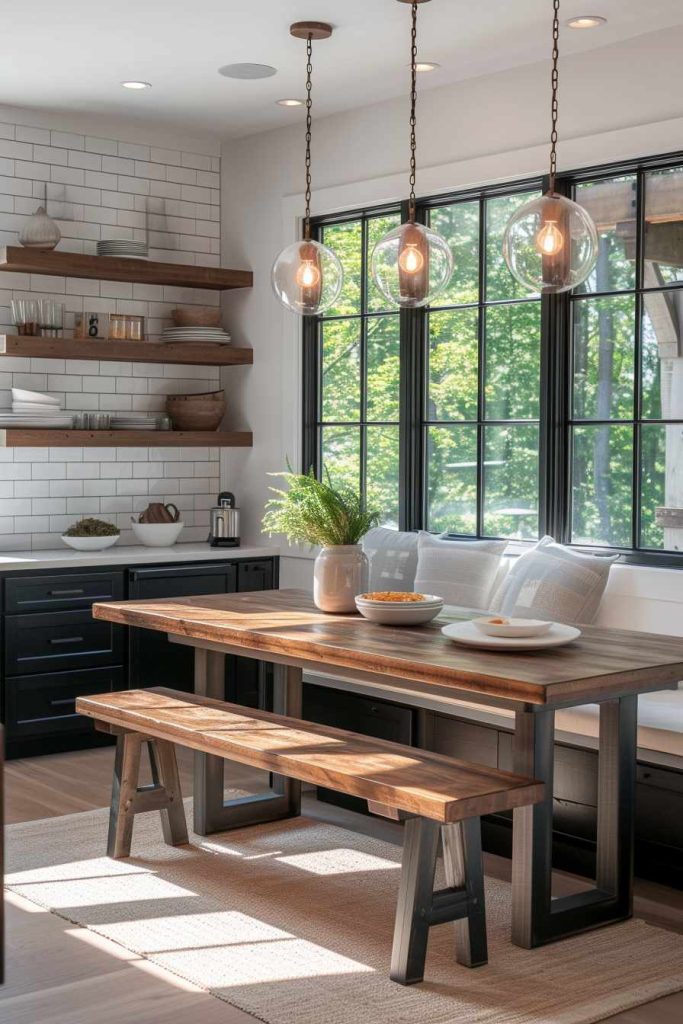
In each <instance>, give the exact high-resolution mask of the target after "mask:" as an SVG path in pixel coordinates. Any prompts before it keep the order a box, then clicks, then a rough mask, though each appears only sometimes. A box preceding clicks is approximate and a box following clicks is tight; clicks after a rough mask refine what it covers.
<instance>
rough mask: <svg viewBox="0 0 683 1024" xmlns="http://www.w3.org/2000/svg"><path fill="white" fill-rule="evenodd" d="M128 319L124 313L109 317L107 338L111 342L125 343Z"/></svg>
mask: <svg viewBox="0 0 683 1024" xmlns="http://www.w3.org/2000/svg"><path fill="white" fill-rule="evenodd" d="M127 320H128V318H127V317H126V315H125V314H124V313H112V314H111V316H110V317H109V337H110V338H111V340H112V341H125V340H126V336H127V335H126V331H127V329H128V324H127Z"/></svg>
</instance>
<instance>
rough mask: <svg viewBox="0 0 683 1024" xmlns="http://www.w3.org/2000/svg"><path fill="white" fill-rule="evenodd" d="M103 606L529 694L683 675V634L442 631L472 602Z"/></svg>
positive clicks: (440, 682)
mask: <svg viewBox="0 0 683 1024" xmlns="http://www.w3.org/2000/svg"><path fill="white" fill-rule="evenodd" d="M93 615H94V616H95V618H98V619H107V620H108V621H110V622H118V623H122V624H124V625H127V626H136V627H142V628H143V629H154V630H160V631H162V632H164V633H168V634H169V635H171V636H177V637H179V638H189V639H190V640H191V641H192V642H194V643H195V644H196V645H201V642H202V641H204V642H206V643H207V645H209V644H212V643H213V644H222V645H225V646H228V647H231V648H242V649H244V651H245V653H247V652H252V654H253V655H254V656H258V657H263V656H265V655H268V654H272V655H273V656H274V657H282V658H284V659H289V660H290V661H291V662H293V663H295V664H298V665H300V666H302V667H303V668H306V667H307V666H309V667H312V666H313V665H315V666H316V668H317V669H318V670H320V669H321V667H322V668H323V669H324V670H326V671H334V668H335V667H338V668H342V669H343V668H345V669H350V670H353V671H358V672H367V673H368V674H371V675H373V676H375V677H388V678H390V679H402V680H412V681H417V682H419V683H421V684H424V685H427V686H428V685H430V684H433V685H434V687H438V688H439V691H440V692H441V693H443V691H444V688H445V689H450V688H452V690H453V693H454V695H455V694H457V695H461V694H465V695H467V694H470V693H471V694H473V695H475V694H479V695H487V696H489V697H494V698H501V699H503V700H506V701H513V702H516V701H519V702H522V703H525V704H535V705H538V704H541V705H544V704H561V703H565V704H567V703H574V704H580V703H584V704H585V703H590V702H591V701H597V700H605V699H609V698H610V697H611V696H617V695H619V694H624V693H639V692H647V691H652V690H656V689H665V688H667V687H671V686H674V685H675V684H676V683H677V682H678V681H679V680H681V679H683V638H681V637H670V636H663V635H659V634H650V633H636V632H631V631H627V630H616V629H602V628H597V627H594V626H586V627H584V628H583V630H582V635H581V637H580V638H579V639H578V640H575V641H574V642H573V643H571V644H568V645H567V646H565V647H559V648H555V649H552V650H546V651H534V652H524V653H522V652H512V653H511V652H502V651H486V650H474V649H470V648H466V647H461V646H457V645H456V644H454V643H452V642H451V641H450V640H448V639H447V638H446V637H444V636H443V635H442V633H441V627H442V626H443V625H444V624H445V623H446V622H448V621H453V620H454V619H457V618H462V617H464V614H463V613H462V612H461V613H460V614H458V613H457V611H455V610H452V611H449V609H445V610H444V613H443V614H442V615H440V616H439V617H438V618H437V619H435V620H434V621H433V622H432V623H430V624H429V625H427V626H420V627H405V626H404V627H399V626H380V625H377V624H376V623H372V622H368V621H367V620H366V619H363V618H361V617H360V616H359V615H326V614H324V613H323V612H320V611H318V610H317V609H316V608H315V606H314V604H313V600H312V598H311V595H310V594H309V593H307V592H306V591H303V590H267V591H257V592H252V593H245V594H212V595H207V596H201V597H181V598H164V599H161V600H146V601H115V602H111V603H106V604H105V603H97V604H94V605H93ZM265 660H267V658H266V659H265ZM473 699H474V697H473Z"/></svg>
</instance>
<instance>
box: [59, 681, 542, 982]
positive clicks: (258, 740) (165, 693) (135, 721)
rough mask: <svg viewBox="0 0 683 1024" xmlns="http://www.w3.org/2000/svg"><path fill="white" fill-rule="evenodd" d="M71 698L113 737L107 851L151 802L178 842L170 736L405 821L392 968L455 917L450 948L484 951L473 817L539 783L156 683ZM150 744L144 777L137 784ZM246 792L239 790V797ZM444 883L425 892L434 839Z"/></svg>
mask: <svg viewBox="0 0 683 1024" xmlns="http://www.w3.org/2000/svg"><path fill="white" fill-rule="evenodd" d="M76 708H77V710H78V712H79V713H80V714H82V715H86V716H87V717H88V718H90V719H93V720H94V722H95V726H96V728H98V729H100V730H103V731H105V732H109V733H113V734H114V735H116V737H117V749H116V761H115V767H114V786H113V792H112V804H111V816H110V826H109V841H108V847H107V852H108V854H109V856H111V857H127V856H128V855H129V854H130V849H131V839H132V833H133V821H134V818H135V815H136V814H138V813H140V812H144V811H151V810H155V811H156V810H158V811H160V812H161V818H162V828H163V834H164V839H165V840H166V842H167V843H169V844H170V845H172V846H176V845H181V844H183V843H186V842H187V841H188V836H187V825H186V822H185V813H184V809H183V804H182V797H181V793H180V782H179V778H178V768H177V765H176V758H175V746H176V745H178V746H181V747H187V748H188V749H190V750H196V751H200V752H201V753H204V754H213V755H218V756H219V757H223V758H225V759H227V760H230V761H237V762H239V763H240V764H246V765H251V766H253V767H257V768H261V769H265V770H266V771H270V772H274V773H277V774H279V775H284V776H286V777H287V778H289V779H294V780H298V782H299V783H302V782H307V783H313V784H314V785H322V786H325V787H326V788H328V789H333V790H336V791H338V792H341V793H347V794H352V795H353V796H356V797H360V798H361V799H363V800H365V801H367V803H368V804H369V806H370V808H371V810H373V811H374V812H375V813H379V814H382V815H385V816H387V817H396V818H399V817H400V818H404V819H405V822H406V824H405V833H404V846H403V863H402V870H401V881H400V885H399V895H398V905H397V910H396V922H395V928H394V944H393V952H392V960H391V977H392V979H393V980H394V981H397V982H400V983H401V984H404V985H406V984H413V983H414V982H418V981H422V978H423V976H424V966H425V956H426V952H427V939H428V936H429V929H430V927H431V926H432V925H436V924H445V923H446V922H450V921H455V922H457V925H456V958H457V960H458V962H459V963H461V964H464V965H466V966H468V967H476V966H479V965H480V964H484V963H486V961H487V944H486V917H485V904H484V884H483V867H482V852H481V829H480V816H481V815H482V814H487V813H490V812H493V811H505V810H510V809H512V808H514V807H522V806H526V805H529V804H533V803H536V802H538V801H540V800H542V798H543V788H544V787H543V785H542V784H541V783H538V782H534V781H533V780H532V779H528V778H525V777H524V776H521V775H513V774H512V773H511V772H502V771H499V770H498V769H491V768H486V767H483V766H481V765H476V764H468V763H467V762H465V761H459V760H455V759H454V758H451V757H444V756H442V755H439V754H433V753H430V752H427V751H421V750H417V749H415V748H411V747H405V746H402V745H400V744H398V743H389V742H386V741H383V740H378V739H369V738H367V737H365V736H359V735H357V734H355V733H351V732H346V731H344V730H341V729H334V728H328V727H325V726H321V725H315V724H312V723H307V722H302V721H300V720H299V719H294V718H287V717H285V716H284V715H275V714H271V713H269V712H265V711H253V712H252V711H250V712H245V710H244V708H243V707H240V706H238V705H235V704H226V703H224V702H223V701H217V700H212V699H211V698H208V697H199V696H195V695H194V694H193V695H187V694H183V693H180V692H178V691H175V690H168V689H165V688H157V689H149V690H129V691H127V692H123V693H106V694H102V695H99V696H90V697H79V698H78V700H77V702H76ZM143 743H147V744H148V748H149V754H150V762H151V769H152V780H153V781H152V784H151V785H150V786H146V787H142V788H140V787H138V772H139V765H140V752H141V747H142V744H143ZM246 799H249V798H246ZM439 837H441V842H442V846H443V858H444V872H445V876H446V882H447V887H446V888H445V889H441V890H440V891H437V892H435V891H434V875H435V869H436V859H437V853H438V847H439Z"/></svg>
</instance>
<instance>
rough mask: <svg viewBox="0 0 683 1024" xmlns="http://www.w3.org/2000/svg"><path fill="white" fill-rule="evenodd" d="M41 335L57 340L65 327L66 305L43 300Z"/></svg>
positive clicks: (41, 302)
mask: <svg viewBox="0 0 683 1024" xmlns="http://www.w3.org/2000/svg"><path fill="white" fill-rule="evenodd" d="M39 307H40V333H41V334H42V335H44V336H45V337H47V338H56V337H57V336H58V334H59V332H60V331H61V330H62V327H63V326H64V303H63V302H55V300H54V299H41V300H40V303H39Z"/></svg>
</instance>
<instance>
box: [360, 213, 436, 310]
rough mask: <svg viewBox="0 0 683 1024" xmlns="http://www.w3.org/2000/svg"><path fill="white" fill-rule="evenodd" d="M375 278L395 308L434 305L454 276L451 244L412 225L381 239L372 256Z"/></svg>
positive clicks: (381, 290) (385, 296)
mask: <svg viewBox="0 0 683 1024" xmlns="http://www.w3.org/2000/svg"><path fill="white" fill-rule="evenodd" d="M371 265H372V277H373V280H374V282H375V284H376V285H377V287H378V288H379V290H380V292H381V293H382V295H383V296H384V298H385V299H386V300H387V301H388V302H390V303H391V304H392V305H393V306H402V307H404V308H406V309H415V308H416V307H418V306H426V305H427V304H428V303H430V302H432V301H433V300H434V299H435V298H436V296H437V295H438V294H439V292H441V291H443V289H444V288H445V287H446V285H447V284H448V282H449V281H450V279H451V276H452V274H453V253H452V252H451V249H450V246H449V245H448V243H447V242H446V241H445V239H443V238H442V237H441V235H439V234H437V232H436V231H432V229H431V228H428V227H425V225H423V224H416V223H414V222H412V221H409V222H408V223H407V224H401V225H400V227H397V228H394V230H393V231H390V232H389V234H388V235H385V236H384V238H381V239H380V240H379V242H378V243H377V245H376V246H375V248H374V249H373V252H372V260H371Z"/></svg>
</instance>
